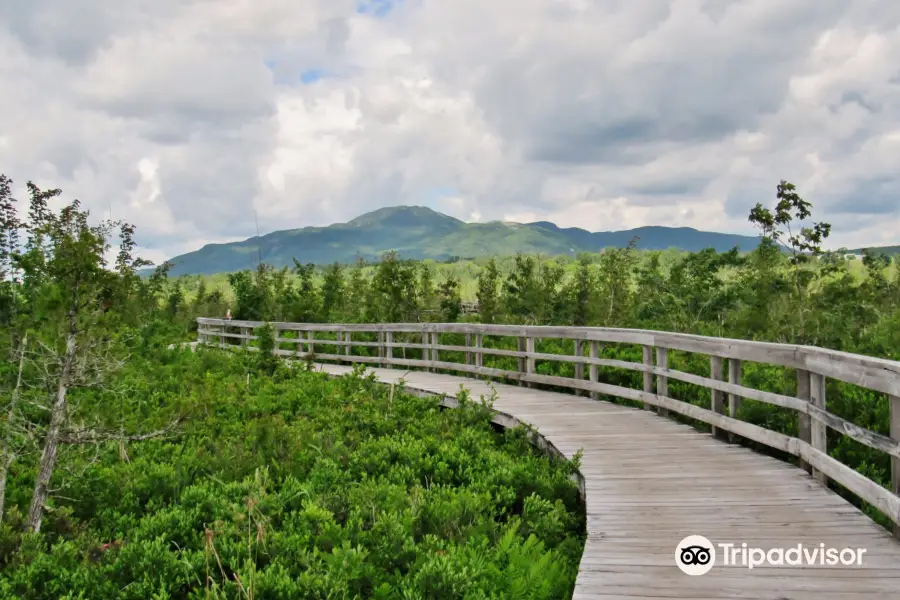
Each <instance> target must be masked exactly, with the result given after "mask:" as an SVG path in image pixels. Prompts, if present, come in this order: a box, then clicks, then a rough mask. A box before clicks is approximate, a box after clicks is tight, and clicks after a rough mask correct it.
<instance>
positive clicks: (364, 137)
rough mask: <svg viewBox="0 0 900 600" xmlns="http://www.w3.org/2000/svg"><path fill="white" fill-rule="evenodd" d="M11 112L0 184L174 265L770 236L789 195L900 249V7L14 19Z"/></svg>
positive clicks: (78, 10)
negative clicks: (440, 222) (685, 235)
mask: <svg viewBox="0 0 900 600" xmlns="http://www.w3.org/2000/svg"><path fill="white" fill-rule="evenodd" d="M0 90H3V93H0V172H2V173H5V174H6V175H8V176H9V177H11V178H12V179H14V180H15V181H16V184H17V185H24V183H25V182H26V181H27V180H33V181H34V182H35V183H37V184H39V185H42V186H47V187H59V188H62V189H63V191H64V195H65V197H67V198H74V197H77V198H79V199H81V200H82V202H83V203H84V205H85V206H86V207H88V208H90V209H91V211H92V214H94V215H99V216H109V215H111V216H112V217H113V218H115V219H126V220H127V221H129V222H132V223H134V224H135V225H136V226H137V238H138V242H139V249H140V252H141V254H142V255H143V256H145V257H147V258H149V259H151V260H154V261H156V262H161V261H162V260H164V259H166V258H169V257H172V256H174V255H177V254H180V253H183V252H187V251H190V250H194V249H197V248H200V247H202V246H203V245H205V244H207V243H214V242H226V241H234V240H239V239H245V238H247V237H250V236H253V235H255V234H256V227H257V225H256V219H258V221H259V228H260V230H261V231H263V232H268V231H273V230H278V229H290V228H296V227H303V226H308V225H327V224H330V223H334V222H343V221H347V220H349V219H351V218H353V217H355V216H358V215H359V214H362V213H364V212H367V211H369V210H373V209H376V208H379V207H383V206H395V205H400V204H410V205H425V206H430V207H431V208H434V209H435V210H439V211H441V212H444V213H446V214H449V215H452V216H454V217H457V218H459V219H463V220H466V221H488V220H494V219H504V220H512V221H519V222H528V221H536V220H549V221H553V222H555V223H557V224H558V225H560V226H567V227H572V226H577V227H582V228H584V229H589V230H592V231H608V230H621V229H629V228H633V227H639V226H644V225H669V226H687V227H695V228H697V229H703V230H712V231H725V232H733V233H748V234H750V233H753V232H754V230H753V228H752V225H751V224H750V223H749V222H748V221H747V215H748V213H749V210H750V208H751V207H752V206H754V205H755V204H756V203H757V202H762V203H764V204H766V205H769V206H771V205H772V204H773V203H774V200H775V188H776V185H777V184H778V182H779V180H781V179H787V180H789V181H791V182H793V183H794V184H796V185H797V187H798V191H799V192H800V194H801V195H802V196H803V197H804V198H805V199H806V200H808V201H809V202H811V203H812V205H813V217H814V219H815V220H823V221H827V222H829V223H831V224H832V227H833V234H832V237H831V239H830V240H829V242H830V243H829V244H828V245H829V247H839V246H845V247H856V246H861V245H887V244H897V243H900V168H898V166H900V2H897V1H896V0H854V1H853V2H850V1H849V0H842V1H839V0H791V1H790V2H785V1H784V0H740V1H738V0H653V1H643V2H638V1H634V0H489V1H485V0H452V1H450V0H364V1H361V2H357V1H356V0H155V1H154V2H146V1H144V0H117V1H116V2H109V1H108V0H2V2H0ZM20 197H22V198H24V194H20ZM254 213H255V214H256V217H254Z"/></svg>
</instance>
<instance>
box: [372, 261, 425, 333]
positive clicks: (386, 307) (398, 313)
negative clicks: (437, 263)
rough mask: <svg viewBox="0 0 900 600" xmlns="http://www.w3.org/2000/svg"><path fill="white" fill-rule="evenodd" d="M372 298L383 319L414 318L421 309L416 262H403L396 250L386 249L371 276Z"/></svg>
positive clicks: (397, 321) (387, 320)
mask: <svg viewBox="0 0 900 600" xmlns="http://www.w3.org/2000/svg"><path fill="white" fill-rule="evenodd" d="M372 300H373V307H374V308H376V310H377V314H378V316H379V320H380V321H383V322H385V323H399V322H409V321H412V320H414V316H415V314H416V312H417V308H418V304H417V302H416V267H415V264H414V263H411V262H410V261H401V260H400V258H399V256H398V255H397V253H396V252H393V251H391V252H386V253H385V254H384V255H383V256H382V257H381V262H380V263H378V266H377V267H376V269H375V276H374V277H373V278H372Z"/></svg>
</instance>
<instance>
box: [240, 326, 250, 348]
mask: <svg viewBox="0 0 900 600" xmlns="http://www.w3.org/2000/svg"><path fill="white" fill-rule="evenodd" d="M241 335H242V336H244V337H242V338H241V346H245V347H246V346H247V345H249V344H250V338H249V336H250V328H249V327H241Z"/></svg>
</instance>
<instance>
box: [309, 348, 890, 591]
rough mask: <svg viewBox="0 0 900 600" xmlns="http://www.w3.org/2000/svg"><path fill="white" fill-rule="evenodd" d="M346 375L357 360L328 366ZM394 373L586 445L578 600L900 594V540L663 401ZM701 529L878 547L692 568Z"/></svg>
mask: <svg viewBox="0 0 900 600" xmlns="http://www.w3.org/2000/svg"><path fill="white" fill-rule="evenodd" d="M318 368H319V369H321V370H323V371H325V372H327V373H330V374H334V375H339V374H345V373H348V372H350V371H351V367H349V366H341V365H332V364H320V365H319V366H318ZM370 370H371V371H372V372H374V374H375V375H376V377H377V378H378V379H379V380H380V381H382V382H384V383H392V382H397V381H399V380H400V379H401V378H403V380H404V381H405V383H406V387H407V388H410V389H415V390H419V391H423V392H428V393H434V394H439V395H448V396H455V395H456V394H457V392H458V391H459V389H460V386H461V385H462V386H464V387H465V388H467V389H468V390H470V392H471V394H472V395H473V397H475V398H477V397H479V396H481V395H484V396H489V395H490V393H491V387H493V388H494V389H496V391H497V392H498V394H499V395H498V398H497V400H496V402H495V405H494V408H495V409H496V410H498V411H501V412H504V413H507V414H509V415H512V416H514V417H516V418H518V419H519V420H521V421H523V422H527V423H530V424H532V425H533V426H535V428H536V429H537V430H538V432H539V433H540V434H541V435H542V436H544V438H546V439H547V440H548V441H549V442H551V443H552V444H553V445H554V446H555V447H556V448H557V449H558V450H559V451H561V452H562V453H563V454H565V455H566V456H568V457H571V456H572V455H574V453H575V452H577V451H578V450H579V449H582V450H583V459H582V467H581V473H582V475H583V477H584V483H585V492H586V497H585V501H586V510H587V534H588V537H587V543H586V545H585V549H584V555H583V557H582V559H581V566H580V572H579V576H578V580H577V584H576V588H575V594H574V598H575V599H576V600H586V599H596V600H613V599H623V600H637V599H642V598H643V599H648V600H649V599H660V598H686V599H694V600H703V599H712V598H745V599H758V600H801V599H803V600H805V599H810V600H812V599H815V600H862V599H870V598H871V599H882V598H883V599H894V600H898V599H900V543H898V542H897V541H896V540H895V539H894V538H893V537H892V536H891V535H890V534H889V532H887V531H886V530H884V529H882V528H881V527H879V526H878V525H876V524H875V523H874V522H873V521H872V520H870V519H869V518H868V517H866V516H865V515H864V514H862V513H861V512H860V511H859V510H857V509H856V508H854V507H853V506H852V505H851V504H849V503H848V502H846V501H845V500H843V499H842V498H840V497H839V496H837V495H836V494H834V493H833V492H831V491H829V490H828V489H827V488H826V487H824V486H823V485H821V484H820V483H819V482H817V481H816V480H815V479H814V478H813V477H811V476H810V475H808V474H807V473H806V472H805V471H804V470H802V469H799V468H797V467H795V466H793V465H791V464H788V463H785V462H782V461H779V460H777V459H774V458H770V457H767V456H764V455H762V454H758V453H755V452H753V451H751V450H748V449H746V448H743V447H740V446H737V445H732V444H728V443H726V442H723V441H719V440H718V439H716V438H714V437H713V436H711V435H709V434H705V433H701V432H699V431H697V430H696V429H694V428H692V427H690V426H688V425H683V424H680V423H678V422H676V421H673V420H671V419H667V418H663V417H660V416H658V415H657V414H655V413H654V412H651V411H645V410H639V409H632V408H627V407H623V406H619V405H615V404H612V403H608V402H603V401H594V400H590V399H588V398H585V397H576V396H574V395H570V394H563V393H556V392H548V391H542V390H537V389H531V388H527V387H516V386H510V385H502V384H497V383H493V384H490V383H488V382H485V381H481V380H476V379H472V378H467V377H457V376H451V375H439V374H434V373H430V372H422V371H406V370H403V369H384V368H373V369H370ZM689 535H702V536H704V537H706V538H708V539H709V540H710V541H711V542H712V543H713V544H716V545H717V544H724V543H733V544H735V547H737V548H740V547H741V544H742V543H746V544H747V545H748V547H754V548H761V549H763V550H768V549H771V548H785V549H787V548H792V547H796V546H797V545H798V544H803V546H804V547H806V548H808V549H810V550H813V549H816V548H819V547H820V544H824V546H825V547H826V548H837V549H844V548H853V549H856V548H864V549H865V550H866V553H865V554H864V555H863V559H862V565H860V566H843V565H840V564H838V565H837V566H827V565H814V566H800V567H798V566H780V567H756V568H753V569H749V568H747V567H746V566H743V565H737V566H734V565H727V566H726V565H724V564H722V556H721V554H722V552H721V550H718V551H717V557H716V563H715V566H714V567H713V568H712V570H711V571H709V572H708V573H706V574H704V575H701V576H689V575H686V574H684V573H682V572H681V571H680V570H679V568H678V567H677V566H676V564H675V549H676V547H677V545H678V544H679V542H681V541H682V539H684V538H685V537H687V536H689Z"/></svg>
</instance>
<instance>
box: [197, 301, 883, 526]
mask: <svg viewBox="0 0 900 600" xmlns="http://www.w3.org/2000/svg"><path fill="white" fill-rule="evenodd" d="M197 321H198V336H199V341H200V342H201V343H210V342H214V343H215V342H217V343H218V344H219V345H227V344H228V343H229V342H228V341H227V340H236V341H239V343H240V344H243V345H246V344H247V343H248V342H249V341H250V340H253V339H256V336H255V335H254V334H253V330H254V329H256V328H258V327H260V326H262V325H265V323H261V322H255V321H233V320H223V319H208V318H200V319H198V320H197ZM270 325H271V326H272V327H273V328H274V331H275V339H276V342H277V345H279V346H280V345H283V344H289V345H291V344H296V345H297V347H296V349H295V350H284V349H277V350H276V353H277V354H279V355H282V356H291V357H298V358H303V357H314V359H315V360H317V361H325V362H328V361H336V362H350V363H370V364H373V365H377V366H384V367H392V366H398V367H406V368H424V369H429V370H443V371H454V372H462V373H467V374H470V375H481V376H485V377H491V378H500V379H506V380H514V381H518V382H519V385H534V384H538V385H546V386H555V387H562V388H569V389H572V390H575V392H576V393H579V394H580V393H583V392H589V393H590V394H591V396H592V397H594V398H596V397H598V395H599V394H604V395H608V396H613V397H616V398H623V399H627V400H633V401H637V402H642V403H643V405H644V407H645V408H648V409H649V408H651V407H655V408H656V409H657V411H658V413H659V414H661V415H667V414H668V412H669V411H671V412H673V413H677V414H679V415H683V416H685V417H689V418H692V419H696V420H697V421H700V422H703V423H706V424H708V425H710V426H711V427H712V429H713V434H714V435H716V436H717V437H720V438H721V437H732V436H735V435H736V436H740V437H742V438H746V439H747V440H752V441H754V442H757V443H759V444H763V445H765V446H767V447H770V448H774V449H777V450H780V451H781V452H784V453H787V454H789V455H792V456H795V457H797V458H799V459H800V461H801V464H802V466H803V467H804V468H806V469H807V470H808V471H810V472H811V473H812V474H813V475H814V476H815V478H816V479H817V480H818V481H820V482H822V483H823V484H824V483H826V482H827V481H828V479H829V478H830V479H832V480H833V481H834V482H836V483H838V484H840V485H842V486H843V487H844V488H846V489H847V490H849V491H850V492H852V493H853V494H855V495H856V496H858V497H859V498H861V499H862V500H864V501H866V502H868V503H869V504H871V505H872V506H874V507H875V508H877V509H878V510H879V511H880V512H882V513H883V514H884V515H886V516H887V517H888V518H889V519H890V520H891V521H892V522H893V523H894V533H895V536H897V537H900V497H898V495H900V362H896V361H890V360H883V359H878V358H872V357H868V356H860V355H855V354H848V353H845V352H838V351H835V350H826V349H823V348H815V347H810V346H797V345H790V344H774V343H766V342H751V341H745V340H734V339H723V338H712V337H704V336H698V335H688V334H680V333H666V332H659V331H645V330H635V329H607V328H594V327H553V326H550V327H545V326H540V327H534V326H518V325H481V324H470V323H413V324H409V323H384V324H316V323H270ZM289 332H293V334H295V335H296V337H284V335H285V334H288V333H289ZM317 333H319V334H321V335H327V336H329V338H323V337H321V336H320V337H316V335H315V334H317ZM354 334H365V335H368V336H369V337H375V341H359V340H356V341H354V340H353V335H354ZM373 334H374V335H373ZM395 334H401V337H403V338H404V339H407V340H409V339H413V340H416V339H418V340H419V341H418V342H415V341H414V342H409V341H405V342H398V341H395V338H394V336H395ZM442 334H445V335H446V334H457V335H459V334H462V335H464V336H465V344H464V345H448V344H441V343H440V336H441V335H442ZM510 337H513V338H516V339H517V341H518V349H517V350H508V349H501V348H493V347H486V346H485V341H486V340H487V339H488V338H510ZM550 338H555V339H562V340H570V341H572V342H573V346H572V347H573V350H574V351H573V353H572V354H549V353H541V352H537V351H536V349H535V341H536V340H542V339H550ZM604 343H606V344H610V343H612V344H634V345H639V346H641V347H642V349H643V352H642V355H643V360H642V362H630V361H623V360H613V359H607V358H600V349H601V344H604ZM304 347H305V350H304ZM316 348H319V349H322V348H333V350H330V351H326V352H322V353H318V352H316ZM353 348H374V349H376V351H377V356H361V355H356V354H353V353H352V349H353ZM397 349H399V350H401V351H402V353H403V354H405V353H406V351H407V350H421V352H422V354H421V358H407V357H405V356H404V357H397V356H395V355H394V350H397ZM670 350H674V351H685V352H689V353H695V354H703V355H706V356H708V357H709V364H710V374H709V377H704V376H700V375H696V374H694V373H687V372H683V371H676V370H672V369H670V368H668V357H669V355H668V352H669V351H670ZM441 352H445V353H446V352H456V353H463V355H464V357H465V362H452V361H447V360H441V358H440V353H441ZM485 355H491V356H501V357H513V358H516V359H518V368H517V369H516V370H509V369H498V368H492V367H485V366H484V356H485ZM654 356H655V359H656V361H655V364H654V361H653V358H654ZM536 361H558V362H565V363H574V377H561V376H557V375H544V374H539V373H537V368H536ZM726 361H727V370H726V369H725V362H726ZM745 361H746V362H753V363H763V364H769V365H779V366H781V367H786V368H789V369H793V370H795V371H796V377H797V387H796V390H797V392H796V396H787V395H783V394H778V393H774V392H768V391H763V390H758V389H754V388H750V387H745V386H743V385H741V373H742V365H743V363H744V362H745ZM585 367H587V371H588V373H587V377H585ZM599 367H613V368H616V369H626V370H630V371H638V372H641V373H643V389H633V388H629V387H623V386H620V385H613V384H609V383H604V382H602V381H600V377H599ZM725 373H727V378H726V377H725ZM654 378H655V383H656V385H655V388H654ZM826 378H832V379H835V380H839V381H843V382H846V383H849V384H853V385H856V386H860V387H862V388H866V389H869V390H872V391H875V392H880V393H883V394H886V395H887V396H888V399H889V405H890V436H885V435H881V434H878V433H876V432H873V431H869V430H867V429H865V428H863V427H859V426H857V425H855V424H853V423H852V422H850V421H848V420H846V419H844V418H842V417H840V416H838V415H836V414H833V413H831V412H829V411H828V410H827V409H826V403H825V381H826ZM670 379H671V380H677V381H681V382H685V383H690V384H694V385H698V386H702V387H704V388H707V389H708V390H709V391H710V404H709V408H703V407H701V406H697V405H696V404H691V403H688V402H684V401H681V400H677V399H675V398H672V397H670V395H669V391H668V390H669V387H668V382H669V380H670ZM726 397H727V402H726ZM744 398H749V399H752V400H756V401H759V402H764V403H766V404H770V405H773V406H777V407H781V408H786V409H792V410H793V411H796V415H797V416H796V418H797V419H798V423H797V429H798V436H797V437H793V436H790V435H786V434H784V433H781V432H777V431H773V430H770V429H766V428H764V427H761V426H759V425H755V424H753V423H748V422H746V421H742V420H739V419H738V418H736V415H737V412H738V407H739V406H740V403H741V400H742V399H744ZM828 428H830V429H833V430H834V431H836V432H838V433H840V434H843V435H845V436H847V437H849V438H852V439H853V440H856V441H857V442H859V443H861V444H864V445H865V446H868V447H869V448H874V449H876V450H879V451H882V452H885V453H887V454H889V455H890V456H891V489H885V488H884V487H882V486H881V485H879V484H878V483H876V482H875V481H872V480H871V479H869V478H867V477H865V476H864V475H863V474H861V473H859V472H857V471H856V470H854V469H852V468H850V467H848V466H847V465H845V464H843V463H841V462H839V461H838V460H836V459H835V458H833V457H831V456H829V455H828V448H827V442H826V431H827V429H828ZM760 493H764V490H760Z"/></svg>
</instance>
